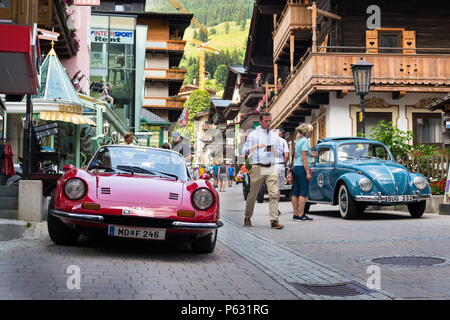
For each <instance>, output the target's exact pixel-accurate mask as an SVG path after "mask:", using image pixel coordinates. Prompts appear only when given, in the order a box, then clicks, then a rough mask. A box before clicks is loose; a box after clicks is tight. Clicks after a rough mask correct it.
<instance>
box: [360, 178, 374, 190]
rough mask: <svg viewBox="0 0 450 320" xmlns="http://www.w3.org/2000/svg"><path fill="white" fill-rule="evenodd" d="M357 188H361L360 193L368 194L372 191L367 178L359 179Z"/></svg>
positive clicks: (370, 183) (370, 182)
mask: <svg viewBox="0 0 450 320" xmlns="http://www.w3.org/2000/svg"><path fill="white" fill-rule="evenodd" d="M359 187H360V188H361V190H362V191H364V192H368V191H370V190H372V181H370V179H367V178H361V179H360V180H359Z"/></svg>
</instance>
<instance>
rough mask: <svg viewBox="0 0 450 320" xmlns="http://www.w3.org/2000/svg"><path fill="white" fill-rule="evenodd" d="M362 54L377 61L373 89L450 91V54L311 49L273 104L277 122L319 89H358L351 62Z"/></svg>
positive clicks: (354, 61) (369, 59)
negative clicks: (372, 52)
mask: <svg viewBox="0 0 450 320" xmlns="http://www.w3.org/2000/svg"><path fill="white" fill-rule="evenodd" d="M361 57H364V59H365V60H366V61H368V62H369V63H371V64H373V65H374V67H373V69H372V86H371V91H372V92H376V91H378V92H380V91H383V92H393V93H407V92H449V91H450V54H409V55H406V54H387V53H386V54H384V53H381V54H361V53H310V54H309V55H308V56H306V57H305V58H303V59H302V61H301V62H300V64H299V65H298V66H297V67H296V68H295V69H294V71H293V73H292V74H291V75H290V77H289V78H288V79H287V80H286V82H285V83H284V84H283V88H282V90H281V91H279V92H278V95H277V96H276V97H275V99H273V101H272V102H271V104H270V105H269V111H270V112H271V113H272V115H274V119H273V125H274V126H277V125H279V124H280V123H281V122H282V121H284V120H285V119H286V117H287V116H289V114H291V113H292V112H293V111H294V110H295V109H296V108H297V107H298V106H299V105H301V104H313V103H311V102H310V101H309V96H310V95H311V94H313V93H315V92H317V91H322V92H327V91H336V92H350V91H354V84H353V76H352V71H351V65H352V64H355V63H357V62H358V61H359V60H360V58H361Z"/></svg>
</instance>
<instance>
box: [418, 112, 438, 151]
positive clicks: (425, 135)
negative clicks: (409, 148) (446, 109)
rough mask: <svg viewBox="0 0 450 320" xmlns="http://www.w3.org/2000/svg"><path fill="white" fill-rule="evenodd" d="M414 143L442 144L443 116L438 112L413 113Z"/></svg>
mask: <svg viewBox="0 0 450 320" xmlns="http://www.w3.org/2000/svg"><path fill="white" fill-rule="evenodd" d="M413 134H414V145H418V144H429V145H441V144H442V118H441V115H440V114H436V113H434V114H433V113H414V114H413Z"/></svg>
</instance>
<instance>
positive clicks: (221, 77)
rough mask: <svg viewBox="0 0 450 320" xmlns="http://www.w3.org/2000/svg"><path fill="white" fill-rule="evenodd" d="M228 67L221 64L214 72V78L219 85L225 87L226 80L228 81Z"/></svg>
mask: <svg viewBox="0 0 450 320" xmlns="http://www.w3.org/2000/svg"><path fill="white" fill-rule="evenodd" d="M227 76H228V67H227V66H226V65H224V64H221V65H219V66H218V67H217V68H216V72H214V79H215V80H216V83H217V85H218V86H219V87H220V88H221V89H223V88H225V82H226V81H227Z"/></svg>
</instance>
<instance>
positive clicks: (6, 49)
mask: <svg viewBox="0 0 450 320" xmlns="http://www.w3.org/2000/svg"><path fill="white" fill-rule="evenodd" d="M35 61H36V51H35V46H33V45H32V40H31V29H30V27H29V26H19V25H12V24H2V25H0V74H1V75H2V76H1V77H0V93H3V94H17V95H22V94H36V93H37V91H38V88H39V84H38V83H39V81H38V76H37V69H36V63H35Z"/></svg>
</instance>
